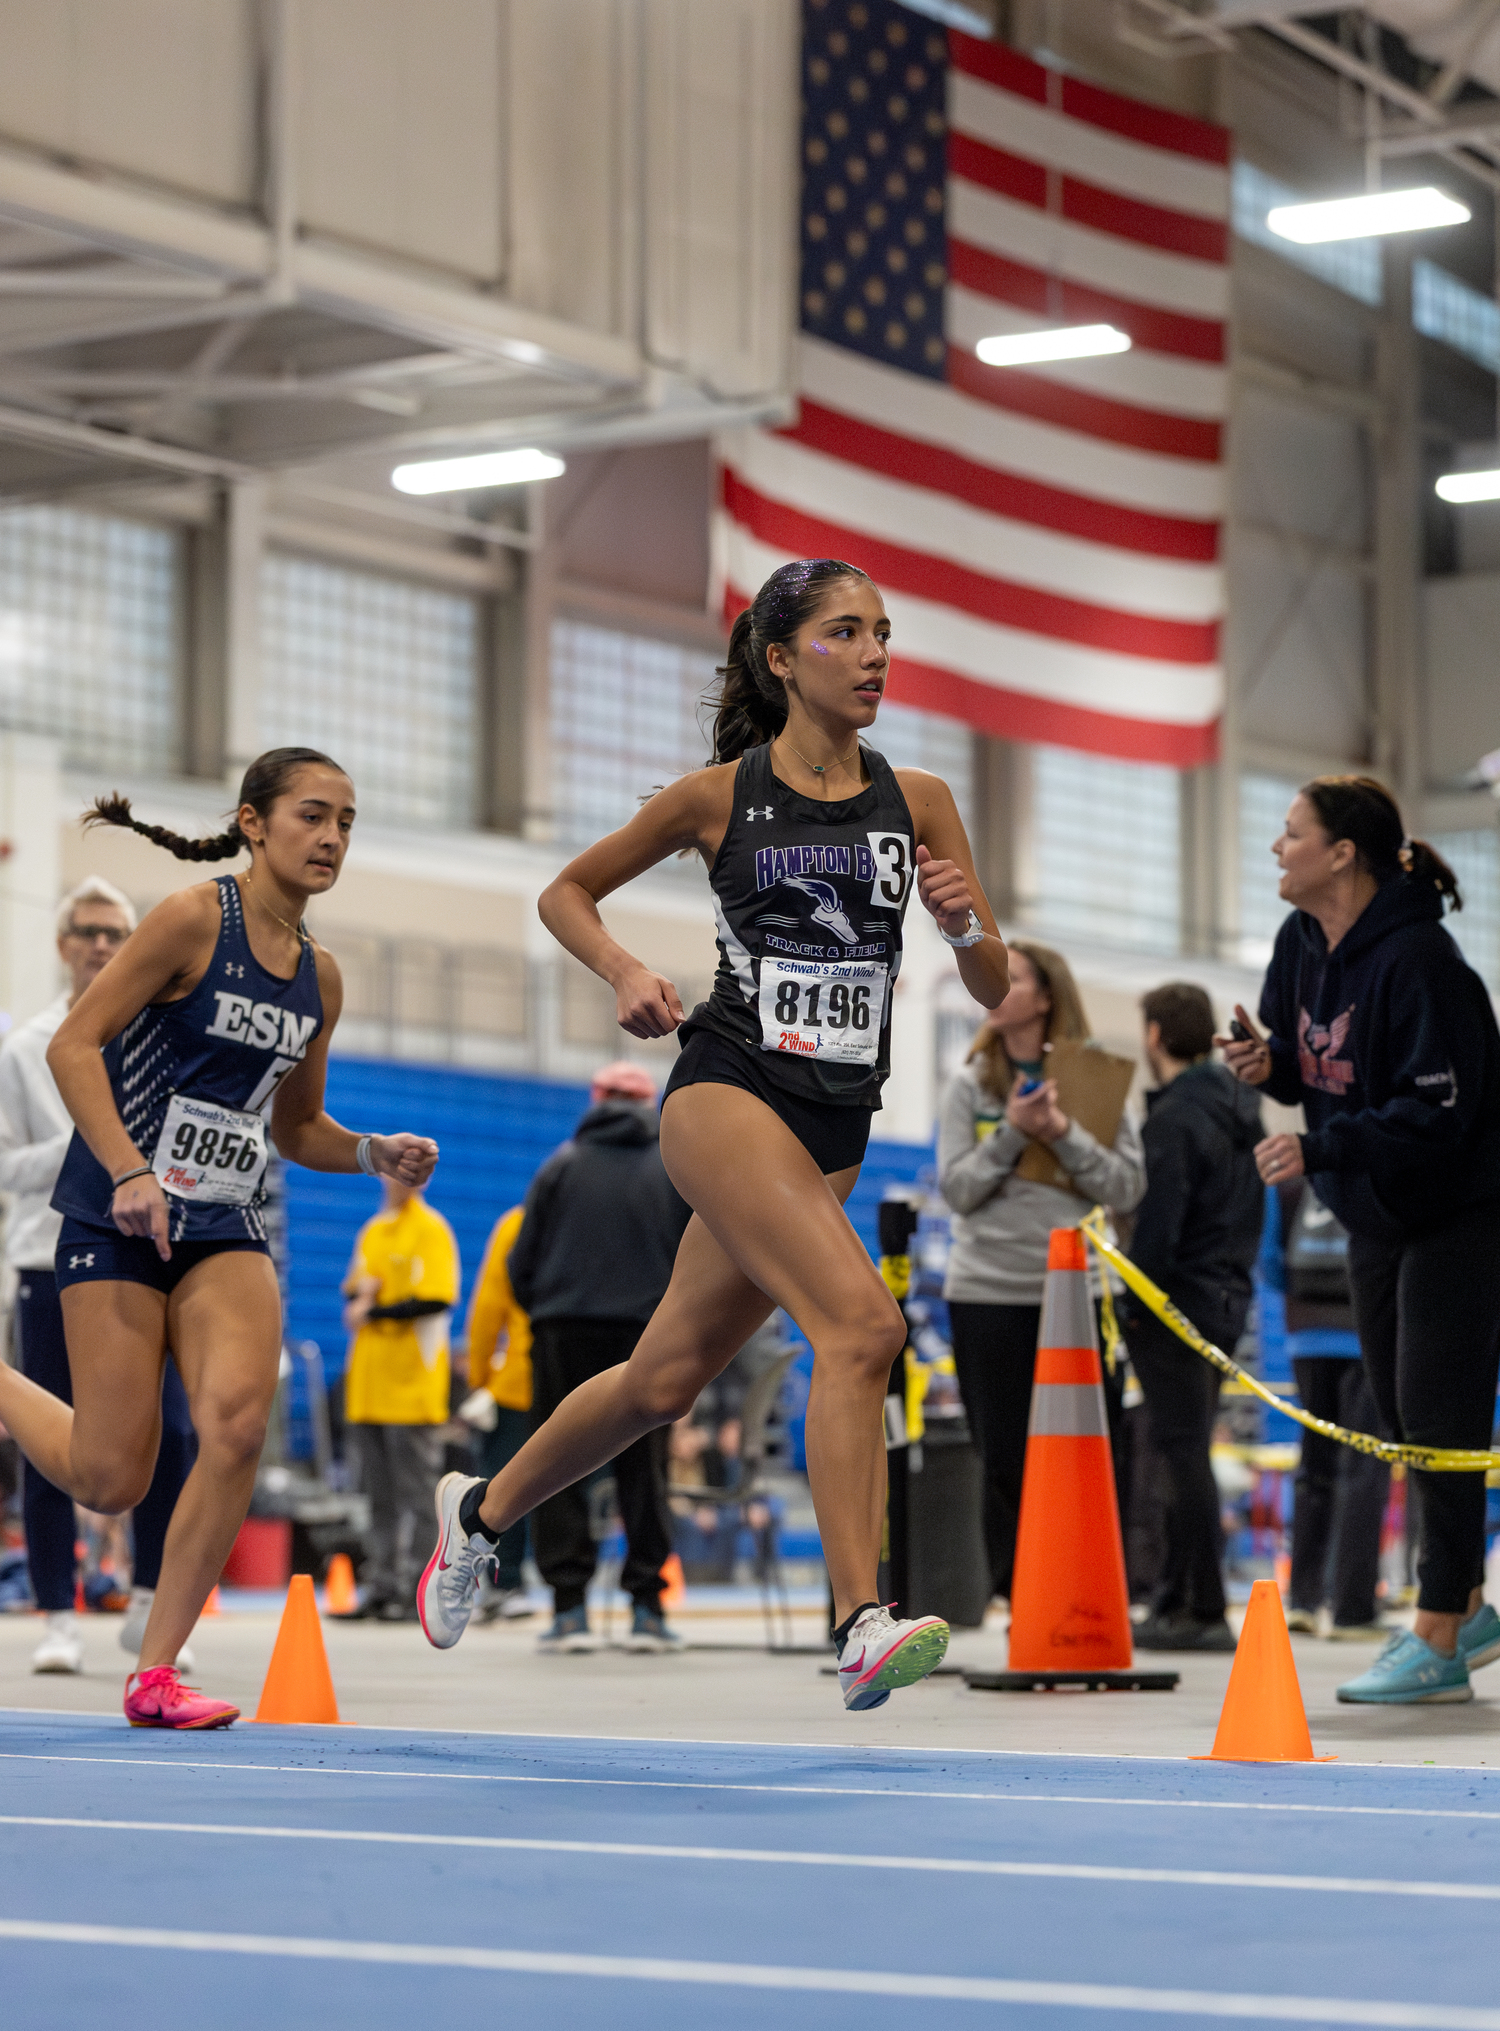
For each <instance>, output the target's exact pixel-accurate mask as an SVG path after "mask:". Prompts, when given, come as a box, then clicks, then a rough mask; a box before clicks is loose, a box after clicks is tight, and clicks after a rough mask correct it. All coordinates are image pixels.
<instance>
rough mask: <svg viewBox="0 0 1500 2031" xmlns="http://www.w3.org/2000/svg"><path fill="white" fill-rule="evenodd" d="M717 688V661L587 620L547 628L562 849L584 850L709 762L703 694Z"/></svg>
mask: <svg viewBox="0 0 1500 2031" xmlns="http://www.w3.org/2000/svg"><path fill="white" fill-rule="evenodd" d="M713 681H714V659H713V657H712V656H709V655H705V654H704V653H703V652H702V651H701V650H694V649H684V648H679V647H678V646H677V645H676V644H675V643H673V642H658V641H652V640H651V639H649V638H648V637H647V636H645V635H627V634H622V633H621V632H620V631H619V630H618V629H615V628H602V627H597V626H595V625H593V624H592V623H590V622H587V621H569V620H559V621H555V622H554V623H553V627H552V687H551V688H552V815H553V823H554V826H555V836H556V839H557V842H558V844H559V845H562V846H574V847H576V846H589V845H592V843H593V842H594V841H595V840H596V839H601V838H603V836H604V835H605V833H607V832H615V831H618V830H619V828H620V826H622V825H623V824H624V823H625V822H626V820H627V819H628V818H630V817H631V816H632V815H633V814H634V812H635V811H636V809H637V808H638V805H639V801H640V799H641V798H642V797H648V796H650V794H651V792H652V791H653V790H655V789H658V788H660V787H661V786H662V785H663V784H665V783H670V782H673V781H674V780H675V779H676V778H677V777H678V776H681V775H684V774H685V773H686V772H687V770H689V769H697V768H701V767H702V766H703V764H704V763H705V762H706V761H707V760H708V758H709V736H708V733H707V732H706V731H705V729H706V728H707V726H708V724H709V714H708V711H707V709H706V707H704V706H703V696H704V693H705V692H706V691H708V690H709V688H710V687H711V685H712V684H713ZM700 719H701V725H700ZM696 864H697V863H696V860H695V861H694V863H693V865H695V866H696ZM675 865H676V863H675V862H671V863H668V866H669V867H671V866H675Z"/></svg>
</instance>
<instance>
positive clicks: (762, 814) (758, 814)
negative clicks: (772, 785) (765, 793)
mask: <svg viewBox="0 0 1500 2031" xmlns="http://www.w3.org/2000/svg"><path fill="white" fill-rule="evenodd" d="M745 816H746V817H747V818H750V819H755V818H769V817H770V816H771V806H770V805H769V804H768V805H767V806H766V808H765V810H764V811H757V810H756V808H755V806H754V805H753V804H752V805H751V806H750V809H749V810H748V811H747V812H746V813H745Z"/></svg>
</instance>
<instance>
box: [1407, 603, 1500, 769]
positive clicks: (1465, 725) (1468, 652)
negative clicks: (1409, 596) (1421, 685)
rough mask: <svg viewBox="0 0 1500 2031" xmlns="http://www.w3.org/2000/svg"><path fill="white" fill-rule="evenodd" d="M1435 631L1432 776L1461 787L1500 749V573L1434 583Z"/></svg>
mask: <svg viewBox="0 0 1500 2031" xmlns="http://www.w3.org/2000/svg"><path fill="white" fill-rule="evenodd" d="M1423 605H1424V612H1425V619H1426V627H1427V687H1426V689H1427V771H1428V780H1429V781H1430V782H1431V783H1433V784H1434V785H1444V784H1450V783H1454V782H1456V781H1457V780H1459V779H1460V778H1462V777H1463V776H1465V775H1466V774H1467V773H1468V771H1469V770H1471V769H1472V768H1473V766H1474V764H1475V762H1477V761H1478V759H1479V757H1480V756H1481V755H1484V754H1490V753H1492V752H1493V751H1494V750H1495V749H1496V748H1500V655H1497V649H1496V644H1497V643H1500V573H1497V572H1485V573H1483V574H1482V575H1481V574H1476V575H1474V576H1466V577H1462V578H1432V579H1429V580H1428V581H1427V584H1426V586H1425V588H1424V592H1423Z"/></svg>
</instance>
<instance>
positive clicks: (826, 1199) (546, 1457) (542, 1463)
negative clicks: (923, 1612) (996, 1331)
mask: <svg viewBox="0 0 1500 2031" xmlns="http://www.w3.org/2000/svg"><path fill="white" fill-rule="evenodd" d="M729 1150H732V1151H733V1152H734V1161H733V1162H732V1163H728V1162H726V1161H725V1153H726V1151H729ZM662 1160H663V1162H664V1163H665V1165H666V1167H667V1170H668V1173H669V1174H670V1176H671V1178H672V1182H673V1183H674V1184H675V1185H676V1187H677V1189H678V1191H679V1192H681V1194H682V1196H683V1197H684V1199H686V1200H687V1202H688V1204H689V1205H690V1206H692V1207H693V1209H694V1218H693V1220H692V1221H691V1222H690V1223H689V1225H688V1229H687V1232H686V1233H685V1234H684V1236H683V1239H682V1246H681V1247H680V1248H679V1250H678V1252H677V1262H676V1266H675V1268H674V1270H673V1272H672V1281H671V1284H670V1285H669V1287H668V1289H667V1293H666V1296H665V1297H664V1298H663V1299H662V1302H661V1304H660V1305H659V1306H658V1307H657V1309H656V1312H655V1314H654V1315H653V1317H652V1319H651V1322H650V1324H649V1325H648V1326H647V1328H646V1330H645V1332H644V1333H643V1334H642V1335H641V1338H640V1341H639V1343H638V1344H637V1346H636V1350H635V1352H634V1354H633V1355H632V1356H631V1358H630V1360H629V1361H628V1362H625V1363H624V1364H623V1365H622V1366H620V1367H618V1368H612V1369H608V1370H606V1372H605V1373H604V1374H603V1375H599V1376H595V1377H594V1378H593V1379H592V1380H591V1381H589V1382H586V1383H584V1384H583V1385H582V1387H581V1388H579V1389H576V1390H575V1391H574V1392H573V1394H572V1395H571V1396H569V1397H568V1398H567V1399H566V1401H565V1402H564V1403H563V1404H562V1405H561V1406H560V1407H559V1408H558V1410H557V1411H556V1412H555V1413H554V1415H553V1416H552V1417H551V1418H550V1419H549V1420H548V1422H547V1423H546V1424H545V1425H544V1426H543V1427H542V1428H541V1430H540V1431H538V1432H537V1433H536V1434H535V1435H534V1436H533V1437H532V1438H531V1439H530V1440H529V1441H528V1443H527V1445H526V1446H525V1447H524V1448H523V1449H522V1451H521V1452H520V1453H518V1454H517V1456H516V1458H515V1459H514V1460H512V1461H511V1462H510V1463H509V1464H508V1465H507V1466H506V1467H504V1468H502V1470H501V1472H500V1473H499V1474H498V1475H497V1476H496V1478H495V1480H494V1481H493V1482H492V1483H491V1484H490V1488H489V1490H488V1492H487V1494H486V1496H485V1498H484V1501H483V1503H482V1505H481V1508H480V1515H481V1517H482V1518H483V1521H484V1522H485V1524H486V1525H487V1526H488V1527H489V1528H490V1529H492V1530H499V1529H504V1528H505V1527H506V1525H508V1524H510V1523H512V1522H514V1521H515V1519H516V1518H517V1517H519V1516H524V1515H525V1514H526V1513H527V1511H528V1510H530V1509H533V1508H535V1506H536V1504H537V1503H538V1502H540V1501H542V1500H544V1499H545V1498H546V1496H548V1495H549V1494H551V1493H552V1492H553V1491H554V1490H556V1489H558V1488H564V1487H567V1486H568V1485H569V1484H570V1483H571V1482H573V1481H576V1480H578V1479H580V1478H581V1477H582V1476H583V1475H584V1474H587V1473H590V1472H591V1471H592V1470H593V1469H594V1468H595V1467H597V1466H599V1465H600V1464H602V1462H603V1461H605V1460H610V1459H613V1458H614V1457H615V1456H616V1455H617V1454H618V1453H620V1452H623V1451H624V1449H625V1447H626V1446H627V1445H629V1444H630V1443H631V1442H632V1441H633V1440H634V1439H636V1438H638V1437H639V1436H640V1434H641V1433H642V1432H646V1431H650V1430H652V1429H653V1428H654V1427H655V1426H657V1425H663V1424H668V1423H670V1422H671V1421H672V1420H674V1419H675V1418H678V1417H681V1416H684V1415H685V1414H686V1413H687V1411H688V1410H690V1409H691V1408H692V1405H693V1404H694V1402H695V1401H696V1400H697V1397H698V1394H699V1392H700V1391H701V1390H702V1389H703V1388H704V1386H705V1385H706V1384H707V1383H708V1382H710V1381H711V1380H712V1379H713V1378H714V1376H716V1375H718V1374H721V1373H722V1372H723V1370H724V1368H725V1367H726V1366H727V1365H728V1363H729V1362H730V1361H731V1360H732V1359H733V1357H734V1355H735V1354H736V1353H737V1352H738V1350H739V1348H740V1347H742V1346H743V1345H744V1343H745V1341H746V1340H747V1339H749V1337H750V1335H751V1333H753V1332H754V1331H755V1329H756V1327H757V1326H759V1325H761V1324H762V1323H763V1322H764V1321H765V1319H766V1318H767V1316H768V1315H769V1313H770V1312H771V1310H772V1309H773V1307H774V1306H776V1305H781V1306H782V1307H783V1308H784V1309H785V1310H786V1311H787V1312H788V1313H789V1314H790V1315H791V1317H792V1318H793V1319H795V1320H796V1322H797V1324H798V1325H799V1326H800V1327H801V1329H802V1331H803V1332H804V1333H805V1334H806V1335H807V1337H808V1340H809V1341H810V1342H811V1344H812V1348H813V1353H814V1368H813V1387H812V1396H811V1399H810V1401H809V1405H808V1419H807V1457H808V1478H809V1480H810V1481H811V1483H812V1491H813V1503H814V1507H815V1508H816V1510H817V1515H818V1527H819V1530H820V1532H821V1534H822V1539H823V1554H824V1558H825V1559H826V1561H827V1564H828V1572H829V1578H830V1581H831V1583H832V1585H833V1590H834V1601H835V1613H836V1617H837V1619H838V1620H839V1621H843V1620H844V1619H845V1618H846V1617H847V1616H848V1615H849V1614H851V1613H852V1612H853V1610H854V1609H856V1608H857V1607H859V1606H860V1605H861V1604H862V1603H863V1602H866V1601H873V1600H875V1599H876V1588H875V1575H876V1566H877V1563H878V1560H879V1553H880V1538H881V1530H882V1525H883V1520H884V1512H885V1441H884V1433H883V1428H882V1423H881V1405H882V1401H883V1398H884V1395H885V1388H886V1380H887V1377H888V1376H889V1374H890V1367H891V1363H892V1361H893V1360H894V1359H895V1357H896V1355H897V1353H898V1352H899V1351H900V1348H901V1346H902V1344H903V1342H904V1339H905V1331H906V1329H905V1325H904V1322H903V1320H902V1318H901V1314H900V1311H899V1310H898V1308H897V1306H896V1303H895V1301H894V1299H893V1298H892V1297H891V1295H890V1293H889V1292H888V1291H887V1290H886V1288H885V1285H884V1284H883V1283H882V1282H881V1280H880V1277H879V1274H878V1273H877V1271H876V1269H875V1266H874V1264H873V1263H872V1262H871V1260H870V1258H869V1255H868V1254H867V1253H866V1251H865V1248H864V1246H863V1244H862V1243H861V1241H860V1239H859V1237H858V1235H857V1234H856V1233H855V1232H854V1229H853V1228H852V1227H851V1226H850V1224H849V1220H848V1218H847V1216H846V1215H845V1213H844V1211H843V1201H844V1200H845V1199H846V1198H847V1197H848V1195H849V1193H850V1192H851V1191H852V1190H853V1188H854V1183H855V1180H856V1178H857V1177H858V1175H859V1173H858V1170H857V1169H851V1170H848V1171H843V1172H839V1173H837V1174H836V1175H834V1176H833V1177H828V1178H825V1177H824V1176H823V1174H822V1172H820V1171H819V1169H818V1167H817V1165H816V1164H815V1163H814V1161H813V1159H812V1158H811V1157H810V1156H809V1155H808V1153H807V1151H806V1150H805V1149H804V1148H803V1146H802V1144H801V1143H800V1142H799V1141H798V1140H797V1138H796V1137H795V1136H794V1135H793V1134H792V1132H791V1130H790V1129H789V1128H788V1127H787V1126H786V1124H785V1123H784V1122H783V1121H782V1120H781V1119H780V1118H779V1116H777V1115H776V1114H775V1113H774V1112H773V1111H772V1110H771V1109H770V1108H769V1107H767V1106H766V1104H765V1103H764V1102H763V1101H761V1100H758V1099H756V1098H755V1097H754V1096H753V1095H752V1094H749V1093H745V1092H743V1091H742V1090H741V1089H740V1088H738V1087H733V1086H716V1085H699V1086H685V1087H681V1088H679V1089H678V1090H677V1091H676V1092H674V1093H672V1094H669V1095H668V1098H667V1101H666V1105H665V1106H664V1108H663V1110H662Z"/></svg>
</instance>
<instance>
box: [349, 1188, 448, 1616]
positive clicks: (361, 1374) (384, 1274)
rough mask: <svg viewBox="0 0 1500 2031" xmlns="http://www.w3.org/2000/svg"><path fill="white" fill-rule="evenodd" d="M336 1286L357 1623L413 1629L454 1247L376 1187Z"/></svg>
mask: <svg viewBox="0 0 1500 2031" xmlns="http://www.w3.org/2000/svg"><path fill="white" fill-rule="evenodd" d="M383 1182H384V1185H385V1204H384V1206H383V1207H382V1209H381V1211H380V1212H378V1213H377V1214H376V1215H375V1218H374V1219H373V1220H367V1221H366V1222H365V1225H364V1226H363V1227H362V1228H361V1229H360V1231H359V1238H358V1239H357V1240H356V1242H355V1244H354V1255H353V1259H352V1260H351V1262H350V1264H349V1274H348V1276H347V1277H346V1278H345V1279H344V1286H343V1289H344V1295H345V1297H346V1298H347V1299H348V1300H349V1302H348V1304H347V1305H346V1306H345V1308H344V1325H345V1327H346V1329H347V1330H348V1331H349V1333H350V1334H351V1335H352V1336H353V1338H352V1342H351V1345H350V1348H349V1362H348V1366H347V1368H346V1369H345V1372H344V1426H345V1435H346V1444H347V1447H348V1450H349V1452H350V1454H351V1464H352V1465H353V1466H354V1467H355V1470H356V1473H357V1477H358V1485H359V1487H360V1488H361V1489H362V1490H363V1491H364V1493H365V1494H366V1495H367V1496H368V1497H369V1499H370V1530H369V1536H368V1538H367V1541H366V1558H365V1570H364V1576H363V1577H364V1583H365V1591H364V1598H363V1601H362V1603H361V1606H360V1609H359V1611H358V1612H359V1613H360V1614H361V1615H363V1616H377V1617H378V1618H379V1619H380V1620H382V1621H386V1622H408V1621H410V1622H414V1621H415V1620H416V1619H417V1608H416V1583H417V1578H418V1575H419V1574H420V1573H421V1571H422V1568H423V1567H424V1566H425V1565H426V1563H427V1561H428V1559H429V1558H430V1557H431V1555H432V1548H433V1545H434V1544H435V1543H436V1541H437V1526H436V1521H435V1514H434V1510H433V1491H434V1490H435V1489H436V1487H437V1483H438V1476H439V1474H440V1473H441V1472H442V1466H443V1427H444V1425H445V1424H447V1422H448V1389H449V1362H448V1320H449V1316H450V1314H451V1313H452V1310H453V1307H454V1306H455V1305H456V1304H457V1302H458V1285H459V1264H458V1243H457V1241H456V1240H455V1239H454V1236H453V1229H452V1228H451V1227H450V1226H449V1225H448V1223H447V1221H446V1220H445V1219H444V1218H443V1216H442V1214H441V1213H436V1212H434V1211H433V1209H432V1207H431V1206H429V1205H428V1204H427V1203H426V1201H425V1200H424V1199H423V1197H422V1194H421V1193H420V1192H419V1191H417V1190H416V1189H415V1188H414V1187H412V1186H410V1185H404V1184H401V1183H400V1182H399V1181H398V1180H396V1179H394V1178H386V1179H385V1180H384V1181H383Z"/></svg>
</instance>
